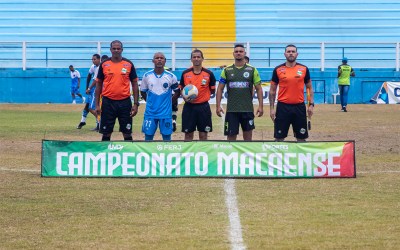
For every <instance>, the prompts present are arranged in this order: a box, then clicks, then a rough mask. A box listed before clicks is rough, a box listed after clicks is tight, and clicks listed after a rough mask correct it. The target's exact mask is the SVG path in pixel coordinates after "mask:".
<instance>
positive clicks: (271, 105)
mask: <svg viewBox="0 0 400 250" xmlns="http://www.w3.org/2000/svg"><path fill="white" fill-rule="evenodd" d="M277 88H278V85H277V84H276V83H274V82H271V85H270V88H269V95H268V98H269V116H270V117H271V119H272V121H275V99H276V89H277Z"/></svg>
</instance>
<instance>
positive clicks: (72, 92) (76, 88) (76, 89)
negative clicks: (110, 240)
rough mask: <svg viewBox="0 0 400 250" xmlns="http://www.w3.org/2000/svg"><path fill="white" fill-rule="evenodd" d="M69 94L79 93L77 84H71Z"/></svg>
mask: <svg viewBox="0 0 400 250" xmlns="http://www.w3.org/2000/svg"><path fill="white" fill-rule="evenodd" d="M71 94H80V93H79V88H78V85H71Z"/></svg>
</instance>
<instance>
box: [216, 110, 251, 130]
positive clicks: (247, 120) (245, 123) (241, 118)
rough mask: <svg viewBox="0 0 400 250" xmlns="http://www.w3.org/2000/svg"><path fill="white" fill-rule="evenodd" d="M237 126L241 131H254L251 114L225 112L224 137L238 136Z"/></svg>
mask: <svg viewBox="0 0 400 250" xmlns="http://www.w3.org/2000/svg"><path fill="white" fill-rule="evenodd" d="M239 124H240V125H241V127H242V130H243V131H250V130H253V129H255V125H254V113H253V112H227V113H226V115H225V125H224V135H237V134H239Z"/></svg>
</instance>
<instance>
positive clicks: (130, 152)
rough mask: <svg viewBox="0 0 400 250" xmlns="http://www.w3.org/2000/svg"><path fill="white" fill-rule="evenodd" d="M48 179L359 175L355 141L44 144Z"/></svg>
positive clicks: (44, 158)
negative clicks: (356, 167)
mask: <svg viewBox="0 0 400 250" xmlns="http://www.w3.org/2000/svg"><path fill="white" fill-rule="evenodd" d="M42 176H45V177H139V178H140V177H146V178H148V177H157V178H165V177H167V178H171V177H240V178H299V177H355V176H356V172H355V142H354V141H340V142H306V143H296V142H260V141H254V142H244V141H235V142H228V141H194V142H183V141H170V142H160V141H153V142H144V141H141V142H123V141H115V142H82V141H50V140H43V142H42Z"/></svg>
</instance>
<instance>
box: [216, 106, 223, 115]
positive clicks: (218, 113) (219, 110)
mask: <svg viewBox="0 0 400 250" xmlns="http://www.w3.org/2000/svg"><path fill="white" fill-rule="evenodd" d="M222 114H224V110H223V109H222V108H221V107H217V115H218V116H219V117H222Z"/></svg>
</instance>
